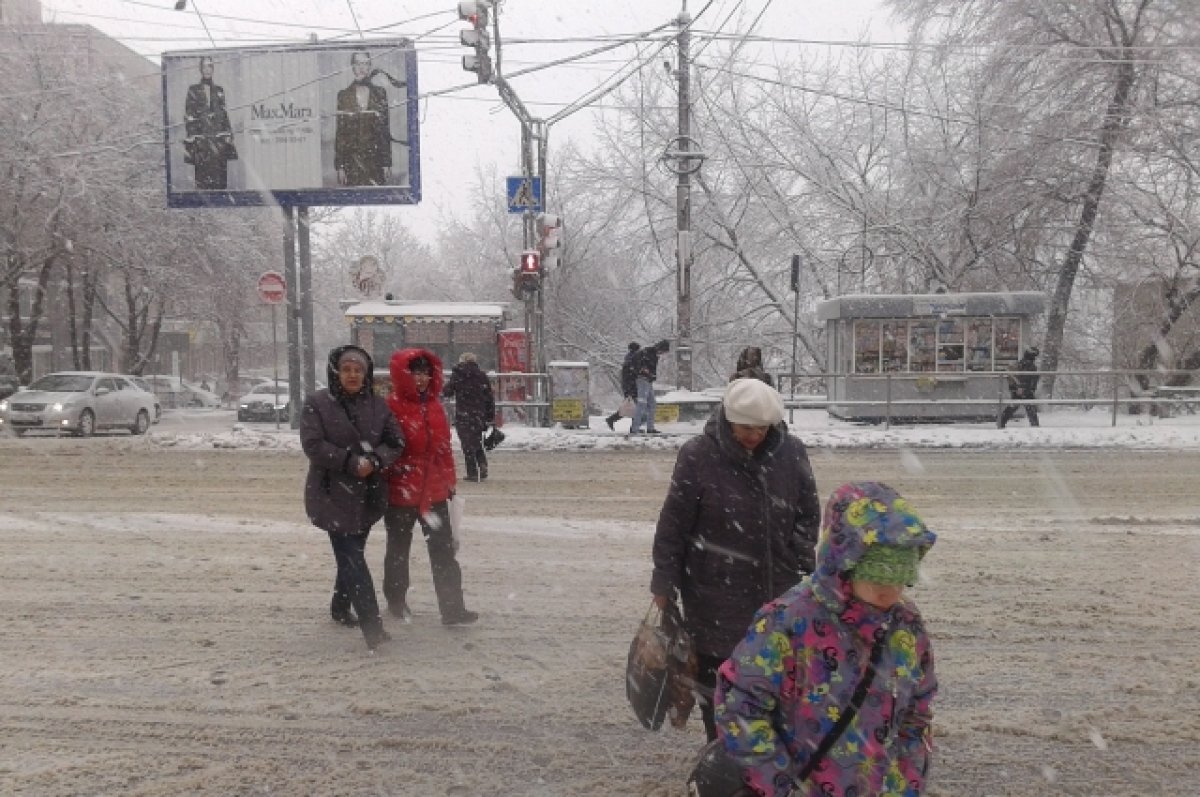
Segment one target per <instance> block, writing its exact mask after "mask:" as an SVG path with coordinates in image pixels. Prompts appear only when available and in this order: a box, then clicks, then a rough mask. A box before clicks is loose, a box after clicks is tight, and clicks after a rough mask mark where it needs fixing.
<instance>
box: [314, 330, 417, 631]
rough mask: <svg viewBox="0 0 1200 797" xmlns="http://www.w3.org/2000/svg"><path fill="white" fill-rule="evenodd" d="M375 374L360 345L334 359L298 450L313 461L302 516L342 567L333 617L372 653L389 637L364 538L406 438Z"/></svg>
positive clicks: (332, 606) (344, 349)
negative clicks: (357, 630)
mask: <svg viewBox="0 0 1200 797" xmlns="http://www.w3.org/2000/svg"><path fill="white" fill-rule="evenodd" d="M371 373H372V363H371V356H370V355H369V354H367V352H366V351H365V350H364V349H360V348H359V347H358V346H339V347H338V348H336V349H334V350H333V351H331V352H330V353H329V364H328V366H327V368H326V374H327V379H328V381H329V387H328V388H324V389H322V390H318V391H316V392H315V393H313V394H311V395H309V396H308V397H307V398H306V399H305V401H304V416H303V418H302V419H301V421H300V445H301V447H302V448H303V449H304V454H305V456H306V457H308V478H307V479H306V480H305V482H304V511H305V513H306V514H307V515H308V519H309V520H310V521H311V522H312V524H313V525H314V526H316V527H317V528H320V529H323V530H324V531H325V532H326V533H328V535H329V542H330V543H331V544H332V546H333V556H334V559H335V560H336V561H337V580H336V581H335V582H334V586H333V601H332V602H331V604H330V611H331V613H332V615H333V619H334V620H335V621H336V622H339V623H342V624H343V625H347V626H355V625H357V626H360V627H361V628H362V633H363V636H364V637H365V638H366V640H367V647H368V648H369V649H370V650H372V651H374V650H375V649H376V648H377V647H378V646H379V644H380V643H381V642H384V641H386V640H387V639H389V636H388V634H387V632H386V631H384V630H383V621H382V620H381V619H380V616H379V604H378V603H377V602H376V598H375V585H374V582H372V580H371V571H370V569H369V568H368V567H367V559H366V553H365V552H366V547H367V535H368V534H369V533H370V531H371V526H373V525H374V524H375V523H376V522H378V520H379V518H381V517H382V516H383V511H384V507H385V506H386V505H387V492H386V488H385V485H384V484H383V479H382V471H383V469H384V468H386V467H387V466H389V465H391V464H392V462H394V461H395V460H396V458H397V457H399V456H400V454H401V452H402V451H403V450H404V438H403V436H402V435H401V433H400V428H399V426H397V424H396V419H395V417H394V416H393V415H392V412H391V410H390V409H388V406H387V404H386V403H385V402H384V400H383V399H381V398H379V397H378V396H376V395H375V392H374V389H373V388H374V384H373V379H372V377H371ZM351 609H353V611H351ZM355 612H357V616H355V614H354V613H355Z"/></svg>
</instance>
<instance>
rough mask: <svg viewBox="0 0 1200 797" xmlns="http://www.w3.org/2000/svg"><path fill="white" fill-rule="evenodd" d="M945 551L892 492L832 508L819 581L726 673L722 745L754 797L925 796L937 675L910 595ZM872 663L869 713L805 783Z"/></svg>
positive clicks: (857, 495) (802, 588)
mask: <svg viewBox="0 0 1200 797" xmlns="http://www.w3.org/2000/svg"><path fill="white" fill-rule="evenodd" d="M935 539H936V537H935V535H934V534H933V532H931V531H929V529H927V528H926V527H925V524H924V523H923V522H922V521H921V518H920V517H918V516H917V514H916V512H914V511H913V509H912V507H911V506H909V504H908V502H907V501H906V500H905V499H904V498H902V497H901V496H900V495H898V494H897V493H896V492H895V491H894V490H893V489H892V488H890V487H888V486H887V485H885V484H880V483H878V482H857V483H852V484H845V485H842V486H841V487H839V488H838V489H837V490H836V491H835V492H834V493H833V495H832V496H831V497H830V499H829V502H828V504H827V505H826V508H825V522H824V524H823V526H822V529H821V536H820V539H819V542H818V544H817V569H816V571H815V572H814V573H813V575H812V576H810V577H808V578H805V579H804V580H803V581H802V582H801V583H800V584H798V585H797V586H796V587H794V588H793V589H791V590H790V591H788V592H787V593H786V594H784V595H783V596H781V597H780V598H778V599H777V600H775V601H772V602H770V603H768V604H767V605H766V606H764V607H763V608H762V609H761V610H760V611H759V612H758V614H757V615H756V616H755V618H754V622H753V623H752V624H751V626H750V630H749V632H748V633H747V635H746V638H745V639H744V640H743V641H742V642H741V643H739V645H738V646H737V648H735V649H734V651H733V654H732V655H731V656H730V657H729V659H728V660H727V661H726V662H725V664H724V665H722V667H721V669H720V672H719V675H718V679H717V694H716V721H717V729H718V733H719V737H720V738H721V739H722V741H723V743H724V747H725V751H726V752H727V753H728V755H729V756H730V757H732V758H733V760H734V761H735V762H736V763H737V764H738V765H739V766H740V767H741V768H742V777H743V780H744V781H745V783H746V784H747V786H749V787H750V788H751V789H752V790H753V791H754V793H756V794H760V795H767V796H768V797H786V795H789V794H796V795H814V797H816V796H818V795H819V797H841V796H842V795H850V794H855V795H895V796H897V797H899V796H901V795H902V796H903V797H910V796H912V795H919V794H920V793H921V791H922V789H923V788H924V785H925V778H926V775H927V773H928V769H929V763H930V757H931V755H930V754H931V751H932V745H931V726H932V710H931V704H932V702H933V697H934V695H935V693H936V692H937V677H936V675H935V674H934V666H933V650H932V647H931V644H930V640H929V636H928V634H927V633H926V631H925V625H924V623H923V622H922V620H921V615H920V613H919V612H918V610H917V607H916V605H914V604H913V603H912V602H911V601H910V600H909V599H907V598H905V597H904V596H903V591H904V587H905V586H906V585H909V586H911V585H912V584H914V583H915V582H916V578H917V569H918V564H919V562H920V560H921V558H922V557H924V555H925V554H926V552H928V550H929V549H930V547H931V546H932V545H933V543H934V540H935ZM876 643H878V648H879V649H878V652H877V653H876V652H875V651H874V650H873V648H875V647H876ZM873 653H874V654H875V655H874V656H873V655H872V654H873ZM871 658H877V664H876V667H875V670H874V676H873V679H872V680H871V681H869V683H870V686H869V688H867V691H866V695H865V699H863V700H862V702H861V707H860V708H858V710H857V713H856V714H854V715H853V718H852V719H851V721H850V722H849V724H848V725H847V726H845V728H844V730H843V731H842V732H841V734H840V736H838V737H837V738H836V740H834V741H833V743H832V746H830V747H829V748H828V751H827V752H826V753H825V755H824V756H822V757H821V758H820V759H819V760H817V761H816V763H815V766H814V767H811V768H810V772H809V774H807V776H806V777H804V778H803V781H802V782H800V783H797V782H796V781H798V780H800V778H799V777H798V776H799V775H800V774H801V773H802V772H803V771H804V770H805V767H806V765H808V764H810V759H811V758H813V754H814V751H816V750H817V749H818V748H819V747H820V746H822V742H823V740H824V739H825V738H826V736H827V735H829V732H830V730H832V729H833V728H834V726H835V724H837V722H838V719H839V717H840V716H841V715H842V714H843V713H844V712H846V711H847V709H848V707H849V706H850V704H851V701H852V696H853V694H854V692H855V691H856V687H858V685H859V681H860V680H861V679H863V677H864V673H866V672H867V670H868V666H867V662H868V660H869V659H871ZM793 788H795V789H796V791H794V792H793V791H792V790H793Z"/></svg>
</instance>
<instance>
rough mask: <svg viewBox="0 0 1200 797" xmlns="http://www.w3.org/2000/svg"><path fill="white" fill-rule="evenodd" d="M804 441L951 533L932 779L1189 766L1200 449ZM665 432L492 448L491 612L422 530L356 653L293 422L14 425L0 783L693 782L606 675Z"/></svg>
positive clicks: (4, 480) (627, 617)
mask: <svg viewBox="0 0 1200 797" xmlns="http://www.w3.org/2000/svg"><path fill="white" fill-rule="evenodd" d="M167 423H168V421H167V420H164V424H163V425H161V426H160V427H156V432H167V431H169V430H168V429H167V428H166V426H167ZM812 457H813V464H814V468H815V470H816V475H817V479H818V483H819V485H820V489H821V491H822V493H823V494H828V492H829V491H830V490H832V489H833V488H834V487H835V486H836V485H837V484H838V483H840V482H841V481H844V480H848V479H852V478H877V479H882V480H885V481H889V482H891V483H892V484H894V485H895V486H896V487H897V488H898V489H900V490H901V492H903V493H905V494H906V495H908V496H909V497H910V498H911V499H912V500H913V502H914V503H915V505H916V506H917V507H918V509H920V510H921V511H922V512H923V514H924V515H925V516H926V518H927V519H928V521H929V523H930V525H931V526H932V527H933V528H934V529H935V530H936V531H938V532H939V534H940V535H941V541H940V543H939V545H938V547H937V548H935V550H934V552H933V554H932V555H931V557H930V559H929V561H928V564H927V567H926V573H925V576H926V578H927V580H928V583H927V584H924V585H922V586H921V587H919V588H918V589H917V591H916V593H915V594H916V596H917V599H918V600H919V601H920V603H921V604H922V606H923V608H924V610H925V613H926V615H927V618H928V621H929V624H930V626H931V630H932V632H933V635H934V638H935V645H936V652H937V655H938V663H939V672H940V676H941V680H942V685H943V686H942V694H941V697H940V700H939V704H938V707H937V710H938V714H937V722H936V730H937V734H938V745H939V754H938V759H937V763H936V767H937V769H936V772H935V777H934V790H933V792H932V793H933V794H936V795H943V796H944V797H960V796H961V795H981V796H982V795H1045V794H1064V795H1081V796H1082V795H1087V796H1088V797H1094V796H1095V795H1147V794H1163V795H1168V794H1170V795H1175V794H1195V793H1196V790H1195V775H1194V773H1195V772H1197V771H1200V748H1198V747H1197V745H1196V739H1198V738H1200V688H1198V687H1200V683H1198V681H1200V676H1198V675H1197V672H1196V662H1197V661H1200V618H1198V617H1197V613H1196V612H1195V607H1196V606H1197V605H1200V579H1198V578H1197V576H1198V575H1200V571H1198V568H1197V562H1200V498H1198V497H1197V489H1196V487H1197V483H1196V478H1197V477H1196V474H1197V473H1198V472H1200V452H1196V451H1158V452H1155V451H1125V450H1115V451H1114V450H1107V451H1090V452H1089V451H1075V452H1065V453H1054V452H1048V451H1026V452H1012V451H996V450H983V451H974V452H956V451H905V452H898V451H895V450H873V451H862V450H835V449H827V448H821V449H816V450H814V451H813V452H812ZM673 461H674V452H673V450H670V449H669V448H667V449H645V450H592V451H501V452H499V453H498V455H497V456H496V457H495V459H494V464H493V468H492V476H493V478H492V479H491V480H489V481H488V482H486V483H484V484H481V485H476V484H469V485H465V487H464V490H463V492H464V493H465V495H466V498H467V516H468V519H469V524H468V527H467V529H466V533H465V537H466V540H465V543H464V550H463V552H462V560H463V567H464V572H465V583H466V588H467V593H468V599H469V601H470V603H471V604H472V606H473V608H477V609H479V610H480V611H481V612H483V614H484V617H485V620H484V622H483V623H481V625H480V626H478V627H474V628H469V629H455V630H447V629H444V628H443V627H442V626H441V625H440V623H439V622H438V618H437V613H436V609H435V607H434V601H433V597H432V594H431V593H432V589H431V584H430V579H429V571H428V561H427V559H426V558H425V556H424V552H423V551H422V550H419V549H414V550H415V557H414V562H413V565H414V568H413V575H414V590H413V593H412V603H413V604H414V609H415V611H416V617H415V619H414V622H413V624H412V625H411V626H400V625H396V624H393V625H392V626H390V628H391V630H392V631H393V633H394V634H395V636H396V641H395V642H394V643H393V644H392V646H391V647H390V648H389V649H387V650H386V652H385V654H384V655H380V656H377V657H375V658H368V657H367V656H365V655H364V647H363V643H362V640H361V637H360V636H359V635H358V633H357V632H354V631H348V630H344V629H341V628H338V627H335V626H334V625H333V624H332V623H331V622H330V621H328V619H327V617H326V610H327V597H328V592H329V587H330V584H331V582H332V578H333V566H332V557H331V555H330V553H329V551H328V543H327V541H326V540H325V539H324V537H323V535H321V534H319V533H318V532H316V531H315V530H313V529H311V527H309V526H307V524H306V523H305V520H304V517H303V513H302V508H301V506H300V500H299V491H300V484H301V479H302V475H303V472H304V467H305V465H304V461H303V457H302V455H300V454H299V453H298V452H296V451H294V450H286V449H285V450H264V451H254V450H222V449H209V450H197V449H184V450H179V449H173V448H169V447H168V448H164V447H163V446H161V445H157V444H155V443H154V442H153V441H148V440H145V439H140V438H130V437H124V436H114V437H109V438H97V439H92V440H71V439H64V440H59V439H37V440H33V439H24V440H16V439H13V438H0V640H2V648H3V652H2V654H0V738H3V739H4V745H3V749H0V793H3V794H19V795H24V794H28V795H68V794H69V795H76V794H89V795H91V794H112V795H164V796H165V795H178V794H212V795H229V794H239V795H243V794H339V795H380V794H388V795H472V796H473V795H536V796H539V797H540V796H541V795H546V796H550V795H553V796H554V797H559V796H560V795H645V796H646V797H679V796H681V795H682V794H683V789H682V782H683V779H684V775H685V773H686V770H687V768H688V766H689V762H690V759H691V756H692V755H693V753H694V751H695V750H696V749H697V748H698V747H699V745H700V743H701V740H702V737H703V731H702V730H701V728H700V724H699V720H698V718H696V717H693V719H692V721H691V722H690V723H689V726H688V728H687V729H686V730H685V731H683V732H678V731H670V730H667V731H663V732H659V733H650V732H648V731H644V730H642V729H641V728H640V727H639V726H638V725H637V723H636V721H635V720H634V719H633V717H632V715H631V713H630V711H629V708H628V706H627V704H626V703H625V698H624V685H623V670H624V659H625V653H626V647H627V645H628V641H629V638H630V636H631V634H632V632H633V629H634V627H635V625H636V623H637V620H638V619H639V617H640V615H641V613H643V612H644V611H645V607H646V604H647V603H648V595H647V591H646V584H647V580H648V572H649V567H648V555H649V546H650V538H651V535H652V533H653V521H654V518H655V517H656V516H657V511H658V507H659V504H660V502H661V499H662V496H663V494H664V491H665V488H666V482H667V479H668V478H669V475H670V470H671V466H672V463H673ZM369 557H370V558H371V561H372V564H373V566H374V567H375V568H377V569H378V568H380V567H381V566H382V565H381V560H382V540H381V535H376V538H375V539H373V541H372V544H371V547H370V549H369ZM377 575H378V572H377Z"/></svg>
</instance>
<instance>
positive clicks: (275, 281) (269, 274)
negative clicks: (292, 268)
mask: <svg viewBox="0 0 1200 797" xmlns="http://www.w3.org/2000/svg"><path fill="white" fill-rule="evenodd" d="M258 298H260V299H262V300H263V301H264V302H265V303H267V304H283V302H284V300H286V299H287V280H285V279H284V278H283V275H282V274H280V273H279V272H278V271H266V272H264V273H263V275H262V276H261V277H259V278H258Z"/></svg>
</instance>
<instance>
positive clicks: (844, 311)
mask: <svg viewBox="0 0 1200 797" xmlns="http://www.w3.org/2000/svg"><path fill="white" fill-rule="evenodd" d="M1045 307H1046V296H1045V294H1042V293H1038V292H1037V291H998V292H995V293H879V294H854V295H849V296H837V297H834V298H833V299H826V300H825V301H823V302H820V303H819V304H818V305H817V320H819V321H829V320H832V319H835V318H910V317H921V316H933V317H936V316H942V315H979V316H982V315H1020V316H1028V315H1038V314H1039V313H1041V312H1043V310H1044V309H1045Z"/></svg>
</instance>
